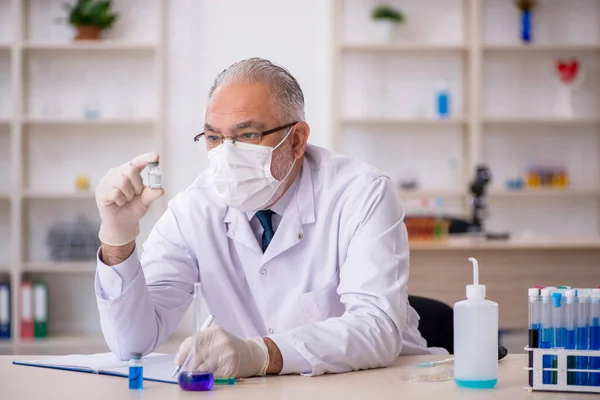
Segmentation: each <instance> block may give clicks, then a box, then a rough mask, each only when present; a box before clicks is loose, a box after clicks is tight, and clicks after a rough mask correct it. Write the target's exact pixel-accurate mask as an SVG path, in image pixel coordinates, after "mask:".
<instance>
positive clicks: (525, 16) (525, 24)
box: [515, 0, 537, 43]
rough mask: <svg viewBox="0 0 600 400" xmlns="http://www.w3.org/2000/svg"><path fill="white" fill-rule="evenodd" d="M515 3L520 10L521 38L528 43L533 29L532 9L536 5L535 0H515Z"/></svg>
mask: <svg viewBox="0 0 600 400" xmlns="http://www.w3.org/2000/svg"><path fill="white" fill-rule="evenodd" d="M515 5H516V6H517V7H518V8H519V10H521V40H522V41H523V43H530V42H531V40H532V30H533V9H534V8H535V6H536V5H537V1H536V0H516V1H515Z"/></svg>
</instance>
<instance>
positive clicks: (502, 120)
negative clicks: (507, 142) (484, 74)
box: [483, 117, 600, 126]
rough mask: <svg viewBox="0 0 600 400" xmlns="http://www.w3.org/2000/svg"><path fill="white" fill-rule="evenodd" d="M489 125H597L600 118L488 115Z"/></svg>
mask: <svg viewBox="0 0 600 400" xmlns="http://www.w3.org/2000/svg"><path fill="white" fill-rule="evenodd" d="M483 123H484V124H488V125H560V126H576V125H596V124H600V120H599V119H598V118H594V117H575V118H553V117H548V118H545V117H532V118H528V117H488V118H484V119H483Z"/></svg>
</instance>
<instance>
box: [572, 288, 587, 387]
mask: <svg viewBox="0 0 600 400" xmlns="http://www.w3.org/2000/svg"><path fill="white" fill-rule="evenodd" d="M577 298H578V304H577V308H578V310H577V334H576V335H575V347H576V348H577V350H588V349H589V329H588V315H589V305H590V303H589V301H590V294H589V293H587V292H582V293H578V296H577ZM588 361H589V357H583V356H579V357H577V369H588ZM588 376H589V374H588V373H587V372H577V373H576V374H575V384H576V385H578V386H585V385H587V381H588Z"/></svg>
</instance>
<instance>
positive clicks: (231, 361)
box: [175, 326, 269, 378]
mask: <svg viewBox="0 0 600 400" xmlns="http://www.w3.org/2000/svg"><path fill="white" fill-rule="evenodd" d="M192 346H195V349H194V350H195V353H194V355H193V356H192V357H191V358H190V360H189V361H188V364H187V365H186V366H185V368H186V369H187V370H201V371H212V372H213V374H214V375H215V377H218V378H247V377H249V376H264V375H266V374H267V368H268V367H269V349H268V348H267V345H266V344H265V341H264V340H263V338H261V337H257V338H250V339H240V338H238V337H235V336H233V335H232V334H230V333H229V332H227V331H226V330H225V329H223V328H221V327H219V326H215V327H212V328H208V329H206V330H203V331H201V332H198V334H197V338H196V343H192V337H188V338H187V339H186V340H185V341H184V342H183V343H182V344H181V346H179V351H178V352H177V356H176V357H175V363H176V364H177V365H181V364H183V363H184V362H185V359H186V358H187V356H188V354H189V353H190V351H191V350H192Z"/></svg>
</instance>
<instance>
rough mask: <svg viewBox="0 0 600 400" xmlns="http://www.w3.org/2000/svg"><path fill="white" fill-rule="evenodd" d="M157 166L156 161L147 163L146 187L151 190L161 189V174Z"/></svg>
mask: <svg viewBox="0 0 600 400" xmlns="http://www.w3.org/2000/svg"><path fill="white" fill-rule="evenodd" d="M158 164H159V163H158V161H153V162H149V163H148V186H150V188H151V189H161V188H162V173H161V172H160V167H159V166H158Z"/></svg>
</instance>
